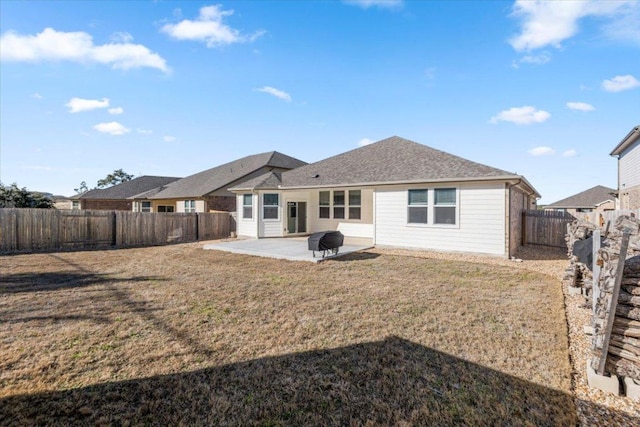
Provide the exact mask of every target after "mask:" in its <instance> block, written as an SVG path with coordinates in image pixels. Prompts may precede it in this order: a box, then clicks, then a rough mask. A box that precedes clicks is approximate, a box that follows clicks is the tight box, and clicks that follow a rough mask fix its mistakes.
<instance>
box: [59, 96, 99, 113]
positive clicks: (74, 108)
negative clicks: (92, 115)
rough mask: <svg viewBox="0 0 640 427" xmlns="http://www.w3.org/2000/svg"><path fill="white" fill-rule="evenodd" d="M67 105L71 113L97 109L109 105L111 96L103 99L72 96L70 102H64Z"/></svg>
mask: <svg viewBox="0 0 640 427" xmlns="http://www.w3.org/2000/svg"><path fill="white" fill-rule="evenodd" d="M64 105H65V107H69V112H70V113H79V112H81V111H91V110H97V109H98V108H107V107H109V98H102V99H82V98H71V99H70V100H69V102H67V103H66V104H64Z"/></svg>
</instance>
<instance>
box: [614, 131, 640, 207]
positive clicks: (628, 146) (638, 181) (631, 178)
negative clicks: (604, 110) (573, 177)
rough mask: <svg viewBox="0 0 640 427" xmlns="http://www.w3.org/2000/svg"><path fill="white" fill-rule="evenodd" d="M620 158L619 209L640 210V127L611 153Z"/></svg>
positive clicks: (629, 134) (630, 133)
mask: <svg viewBox="0 0 640 427" xmlns="http://www.w3.org/2000/svg"><path fill="white" fill-rule="evenodd" d="M611 155H612V156H617V157H618V203H619V206H618V209H634V210H635V209H640V125H639V126H636V127H634V128H633V129H631V132H629V133H628V134H627V136H625V137H624V138H623V139H622V141H620V143H619V144H618V145H617V146H616V148H614V149H613V151H612V152H611Z"/></svg>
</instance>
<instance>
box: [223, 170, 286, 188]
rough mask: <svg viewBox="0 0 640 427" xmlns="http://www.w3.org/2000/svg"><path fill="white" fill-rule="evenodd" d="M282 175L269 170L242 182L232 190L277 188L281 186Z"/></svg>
mask: <svg viewBox="0 0 640 427" xmlns="http://www.w3.org/2000/svg"><path fill="white" fill-rule="evenodd" d="M280 175H281V174H279V173H275V172H267V173H264V174H262V175H259V176H257V177H255V178H253V179H250V180H247V181H244V182H243V183H242V184H239V185H237V186H235V187H233V188H230V190H258V189H260V190H275V189H277V188H279V187H280V184H281V181H280Z"/></svg>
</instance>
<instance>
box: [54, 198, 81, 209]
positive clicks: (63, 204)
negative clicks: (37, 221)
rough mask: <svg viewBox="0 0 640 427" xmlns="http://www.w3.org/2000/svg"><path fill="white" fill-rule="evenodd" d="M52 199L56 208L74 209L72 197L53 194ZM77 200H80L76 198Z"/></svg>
mask: <svg viewBox="0 0 640 427" xmlns="http://www.w3.org/2000/svg"><path fill="white" fill-rule="evenodd" d="M51 199H52V200H53V206H54V207H55V208H56V209H73V202H74V201H73V200H71V198H70V197H67V196H59V195H58V196H51ZM76 202H78V201H77V200H76ZM78 203H79V202H78Z"/></svg>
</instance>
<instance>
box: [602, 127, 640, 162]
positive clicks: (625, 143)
mask: <svg viewBox="0 0 640 427" xmlns="http://www.w3.org/2000/svg"><path fill="white" fill-rule="evenodd" d="M638 140H640V125H638V126H636V127H634V128H633V129H631V131H630V132H629V133H628V134H627V136H625V137H624V138H623V139H622V141H620V143H619V144H618V145H616V148H614V149H613V151H612V152H611V153H610V154H609V155H610V156H620V155H622V154H624V152H625V151H626V150H627V149H628V148H630V147H631V146H632V145H633V143H634V142H636V141H638Z"/></svg>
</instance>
